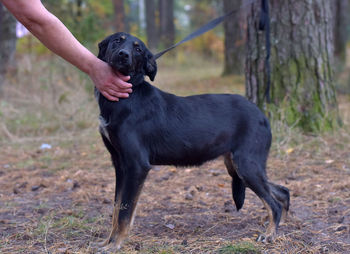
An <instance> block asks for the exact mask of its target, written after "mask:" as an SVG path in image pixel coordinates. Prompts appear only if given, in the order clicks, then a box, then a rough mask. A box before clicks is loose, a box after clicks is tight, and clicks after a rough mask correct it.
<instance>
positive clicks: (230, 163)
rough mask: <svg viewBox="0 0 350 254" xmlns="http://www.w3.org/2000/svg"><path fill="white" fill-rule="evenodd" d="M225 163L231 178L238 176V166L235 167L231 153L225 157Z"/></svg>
mask: <svg viewBox="0 0 350 254" xmlns="http://www.w3.org/2000/svg"><path fill="white" fill-rule="evenodd" d="M224 163H225V166H226V169H227V172H228V173H229V175H230V176H232V177H233V175H234V174H235V173H236V174H237V175H238V172H237V166H236V165H235V163H234V162H233V160H232V154H231V153H226V154H225V155H224Z"/></svg>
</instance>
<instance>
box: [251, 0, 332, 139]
mask: <svg viewBox="0 0 350 254" xmlns="http://www.w3.org/2000/svg"><path fill="white" fill-rule="evenodd" d="M332 2H333V1H328V0H287V1H280V0H271V1H270V21H271V89H270V96H271V100H272V104H266V103H265V101H264V92H265V89H266V85H265V84H266V80H267V78H266V77H267V76H266V73H265V72H264V61H265V56H266V50H265V35H264V31H259V30H258V21H259V17H260V8H261V6H260V3H257V4H254V5H252V8H251V10H250V14H249V17H248V33H247V34H248V35H247V58H246V59H247V60H246V95H247V97H248V98H249V100H251V101H252V102H254V103H256V104H257V105H258V106H259V107H260V108H262V109H264V110H267V111H269V112H268V113H269V114H270V116H271V117H273V118H277V119H281V120H284V121H286V122H287V123H288V124H289V125H293V126H299V127H301V128H302V129H303V130H305V131H308V132H309V131H311V132H312V131H318V130H327V129H330V128H333V127H334V126H335V125H336V123H337V120H338V115H337V103H336V96H335V88H334V82H333V79H332V78H333V70H332V64H333V59H332V56H333V43H334V42H333V27H332V24H333V22H332V18H333V16H332V11H331V4H332Z"/></svg>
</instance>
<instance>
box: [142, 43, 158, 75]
mask: <svg viewBox="0 0 350 254" xmlns="http://www.w3.org/2000/svg"><path fill="white" fill-rule="evenodd" d="M145 58H146V59H145V60H146V61H145V66H144V69H145V74H146V75H147V76H148V77H149V79H150V80H151V81H154V78H155V77H156V74H157V62H156V59H154V56H153V54H152V53H151V52H150V51H149V50H146V54H145Z"/></svg>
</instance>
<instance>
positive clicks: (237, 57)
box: [223, 0, 247, 75]
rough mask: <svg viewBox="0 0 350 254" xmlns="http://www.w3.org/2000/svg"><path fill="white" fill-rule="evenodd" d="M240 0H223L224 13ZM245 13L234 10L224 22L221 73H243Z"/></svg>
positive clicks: (235, 5)
mask: <svg viewBox="0 0 350 254" xmlns="http://www.w3.org/2000/svg"><path fill="white" fill-rule="evenodd" d="M242 2H243V1H242V0H224V5H223V8H224V10H223V11H224V13H226V12H228V11H230V10H232V9H234V8H237V7H238V6H240V5H241V4H242ZM246 24H247V23H246V15H245V12H244V10H242V11H240V12H235V13H234V14H232V15H231V16H230V17H229V18H227V20H226V21H225V22H224V30H225V65H224V72H223V75H228V74H243V73H244V63H245V41H246Z"/></svg>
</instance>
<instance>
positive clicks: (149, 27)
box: [145, 0, 158, 50]
mask: <svg viewBox="0 0 350 254" xmlns="http://www.w3.org/2000/svg"><path fill="white" fill-rule="evenodd" d="M154 1H155V0H145V6H146V33H147V44H148V48H149V49H151V50H155V49H156V48H157V46H158V29H157V26H156V5H155V2H154Z"/></svg>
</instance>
